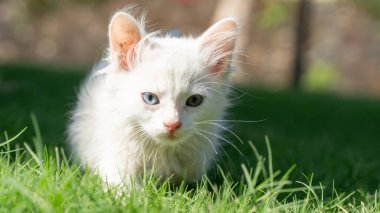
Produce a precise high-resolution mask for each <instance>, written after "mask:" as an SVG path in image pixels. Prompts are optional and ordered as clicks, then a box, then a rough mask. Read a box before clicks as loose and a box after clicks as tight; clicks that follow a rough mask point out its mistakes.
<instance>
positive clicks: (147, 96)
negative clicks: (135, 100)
mask: <svg viewBox="0 0 380 213" xmlns="http://www.w3.org/2000/svg"><path fill="white" fill-rule="evenodd" d="M141 96H142V99H143V100H144V102H145V103H147V104H149V105H156V104H159V103H160V100H159V99H158V97H157V95H155V94H153V93H150V92H143V93H142V94H141Z"/></svg>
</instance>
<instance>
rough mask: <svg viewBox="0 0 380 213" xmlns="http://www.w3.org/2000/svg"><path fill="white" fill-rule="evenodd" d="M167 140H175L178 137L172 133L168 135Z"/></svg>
mask: <svg viewBox="0 0 380 213" xmlns="http://www.w3.org/2000/svg"><path fill="white" fill-rule="evenodd" d="M167 138H168V139H169V140H171V141H174V140H176V139H177V138H178V137H177V136H176V135H175V134H174V133H168V135H167Z"/></svg>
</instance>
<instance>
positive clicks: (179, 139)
mask: <svg viewBox="0 0 380 213" xmlns="http://www.w3.org/2000/svg"><path fill="white" fill-rule="evenodd" d="M186 139H188V135H186V134H184V133H172V134H171V133H163V134H160V135H158V136H157V137H155V138H154V141H155V142H156V143H157V144H160V145H167V146H177V145H179V144H181V143H183V142H184V141H185V140H186Z"/></svg>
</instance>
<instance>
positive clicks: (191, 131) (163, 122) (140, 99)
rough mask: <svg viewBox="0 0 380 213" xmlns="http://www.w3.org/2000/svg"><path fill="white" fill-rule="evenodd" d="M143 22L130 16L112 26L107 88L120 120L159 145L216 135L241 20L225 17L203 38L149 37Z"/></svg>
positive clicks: (120, 17)
mask: <svg viewBox="0 0 380 213" xmlns="http://www.w3.org/2000/svg"><path fill="white" fill-rule="evenodd" d="M141 23H143V22H140V21H137V20H136V19H135V18H134V17H132V16H131V15H129V14H128V13H125V12H117V13H116V14H115V15H114V16H113V18H112V19H111V22H110V26H109V41H110V65H109V66H110V69H109V70H108V73H107V85H108V87H109V91H110V92H109V94H110V97H112V100H111V102H112V105H113V109H112V110H113V112H115V115H117V116H118V118H117V119H120V121H122V122H123V123H125V125H126V126H128V125H129V126H130V125H133V127H134V130H135V132H136V137H139V138H140V139H141V140H152V141H155V142H157V143H160V144H172V145H174V144H181V142H183V141H185V140H186V139H188V138H190V137H194V139H195V140H199V139H200V140H205V138H206V137H212V136H211V135H210V134H213V130H212V129H213V128H211V126H212V124H210V123H211V122H212V121H211V120H217V119H220V118H221V116H222V114H223V112H224V110H225V108H226V106H227V105H228V100H227V97H226V96H227V94H226V93H227V90H228V85H227V78H228V72H227V71H226V67H227V64H228V60H229V59H230V57H231V54H232V52H233V49H234V45H235V41H236V38H237V34H238V33H237V24H236V21H235V20H234V19H231V18H228V19H223V20H221V21H219V22H217V23H216V24H214V25H212V26H211V27H210V28H209V29H208V30H206V31H205V32H204V33H203V34H202V35H201V36H199V37H198V38H172V37H169V36H164V37H160V36H157V34H146V33H145V30H144V28H143V24H141ZM207 132H208V133H207ZM202 135H203V136H204V138H202V137H203V136H202ZM197 137H198V139H197Z"/></svg>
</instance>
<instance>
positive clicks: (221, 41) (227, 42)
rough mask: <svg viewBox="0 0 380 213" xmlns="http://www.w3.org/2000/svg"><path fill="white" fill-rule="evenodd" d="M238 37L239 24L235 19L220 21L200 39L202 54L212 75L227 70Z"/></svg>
mask: <svg viewBox="0 0 380 213" xmlns="http://www.w3.org/2000/svg"><path fill="white" fill-rule="evenodd" d="M237 37H238V24H237V21H236V20H235V19H234V18H225V19H222V20H220V21H218V22H217V23H215V24H214V25H212V26H211V27H210V28H208V29H207V30H206V32H204V33H203V34H202V35H201V36H200V37H199V42H200V46H199V48H200V52H201V54H202V56H203V57H204V58H205V59H206V63H207V65H208V66H210V71H211V72H212V73H217V72H220V71H222V70H223V69H224V68H225V66H226V65H227V60H228V58H229V57H231V55H232V53H233V51H234V48H235V43H236V39H237Z"/></svg>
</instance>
